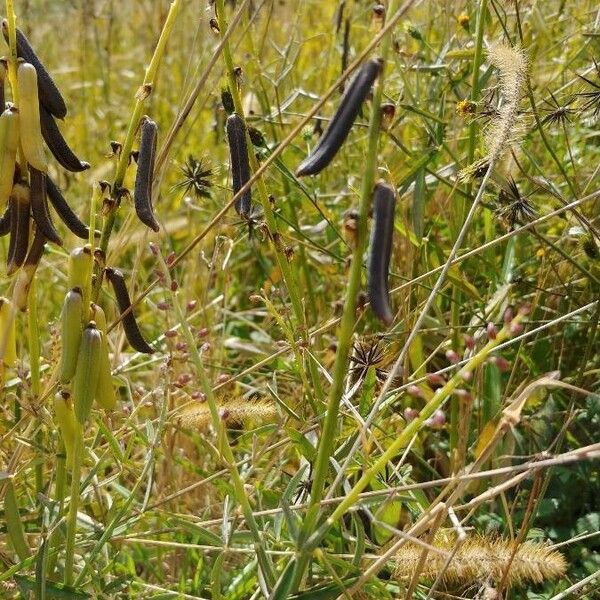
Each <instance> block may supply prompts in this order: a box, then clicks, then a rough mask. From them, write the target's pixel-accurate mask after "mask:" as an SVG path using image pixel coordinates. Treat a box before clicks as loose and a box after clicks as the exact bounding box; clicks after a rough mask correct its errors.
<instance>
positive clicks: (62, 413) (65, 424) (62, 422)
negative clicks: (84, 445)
mask: <svg viewBox="0 0 600 600" xmlns="http://www.w3.org/2000/svg"><path fill="white" fill-rule="evenodd" d="M54 420H55V421H56V424H57V425H58V427H59V429H60V434H61V435H62V439H63V442H64V444H65V450H66V451H67V460H68V461H69V463H71V462H72V461H73V450H74V448H75V440H76V439H77V427H78V426H77V419H75V411H74V410H73V405H72V403H71V396H70V394H69V393H68V392H64V391H63V392H59V393H58V394H56V396H54Z"/></svg>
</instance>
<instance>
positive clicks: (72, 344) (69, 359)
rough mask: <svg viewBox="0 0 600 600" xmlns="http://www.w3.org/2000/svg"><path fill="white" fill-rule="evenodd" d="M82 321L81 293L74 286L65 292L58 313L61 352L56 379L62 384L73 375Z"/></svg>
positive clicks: (67, 381)
mask: <svg viewBox="0 0 600 600" xmlns="http://www.w3.org/2000/svg"><path fill="white" fill-rule="evenodd" d="M82 321H83V295H82V293H81V289H80V288H78V287H75V288H73V289H72V290H70V291H68V292H67V294H66V296H65V301H64V302H63V307H62V313H61V315H60V338H61V354H60V367H59V370H58V373H59V374H58V379H59V381H60V382H61V383H62V384H66V383H69V381H71V379H73V375H75V369H76V367H77V357H78V356H79V346H80V344H81V329H82V327H81V323H82Z"/></svg>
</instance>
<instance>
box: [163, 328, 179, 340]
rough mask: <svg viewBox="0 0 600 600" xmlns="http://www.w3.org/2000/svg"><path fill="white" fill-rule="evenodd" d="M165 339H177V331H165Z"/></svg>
mask: <svg viewBox="0 0 600 600" xmlns="http://www.w3.org/2000/svg"><path fill="white" fill-rule="evenodd" d="M165 337H166V338H174V337H177V331H176V330H175V329H167V331H165Z"/></svg>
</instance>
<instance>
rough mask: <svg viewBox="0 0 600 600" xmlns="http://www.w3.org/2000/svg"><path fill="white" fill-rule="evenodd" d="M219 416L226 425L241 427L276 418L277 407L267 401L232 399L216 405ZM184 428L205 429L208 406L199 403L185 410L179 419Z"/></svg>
mask: <svg viewBox="0 0 600 600" xmlns="http://www.w3.org/2000/svg"><path fill="white" fill-rule="evenodd" d="M218 409H219V416H220V417H221V419H222V420H223V421H224V422H225V423H226V424H236V425H241V424H244V423H245V422H247V421H257V422H269V421H273V420H274V419H276V418H277V414H278V413H277V407H276V405H275V404H274V403H273V402H269V401H268V400H244V399H241V398H232V399H229V400H224V401H222V402H220V403H219V404H218ZM179 422H180V423H181V425H183V426H184V427H191V428H198V427H206V426H208V425H210V423H211V415H210V409H209V406H208V404H206V403H199V404H197V405H196V406H193V407H190V408H188V409H186V411H185V412H184V413H183V414H182V415H181V416H180V417H179Z"/></svg>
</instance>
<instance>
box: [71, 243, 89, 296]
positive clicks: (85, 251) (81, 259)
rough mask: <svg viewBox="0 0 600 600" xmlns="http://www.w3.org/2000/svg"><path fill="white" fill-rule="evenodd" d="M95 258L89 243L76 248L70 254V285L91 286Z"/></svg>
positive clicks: (84, 287)
mask: <svg viewBox="0 0 600 600" xmlns="http://www.w3.org/2000/svg"><path fill="white" fill-rule="evenodd" d="M93 266H94V259H93V257H92V249H91V248H90V246H89V244H88V245H85V246H83V247H81V246H80V247H78V248H74V249H73V250H71V254H69V287H70V288H74V287H78V288H80V289H81V290H85V289H87V288H89V286H90V282H91V277H92V267H93Z"/></svg>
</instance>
